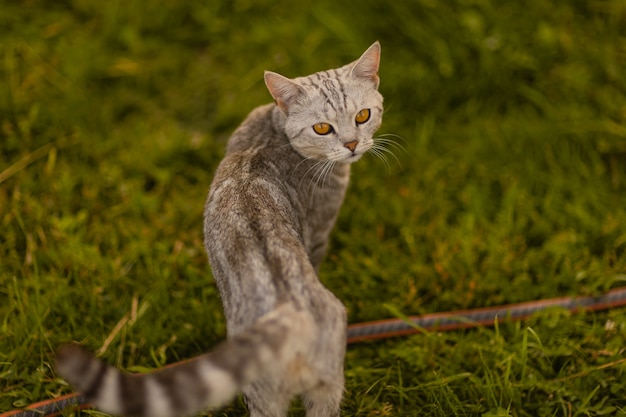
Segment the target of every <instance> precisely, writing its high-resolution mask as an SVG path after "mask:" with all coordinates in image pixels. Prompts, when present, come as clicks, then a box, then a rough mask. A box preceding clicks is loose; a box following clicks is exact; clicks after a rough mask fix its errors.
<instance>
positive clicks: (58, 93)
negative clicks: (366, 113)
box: [0, 0, 626, 417]
mask: <svg viewBox="0 0 626 417" xmlns="http://www.w3.org/2000/svg"><path fill="white" fill-rule="evenodd" d="M0 3H2V4H1V5H0V150H1V153H0V231H1V232H0V326H1V327H0V412H2V411H8V410H11V409H14V408H19V407H23V406H26V405H28V404H31V403H33V402H36V401H40V400H45V399H50V398H54V397H58V396H60V395H63V394H65V393H68V392H70V389H69V387H68V386H67V385H66V384H65V383H64V381H62V380H61V379H59V378H58V377H57V376H56V374H55V372H54V369H53V367H52V357H53V353H54V351H55V349H56V348H57V347H58V346H59V345H60V344H62V343H64V342H67V341H71V340H74V341H79V342H81V343H83V344H85V345H87V346H88V347H89V348H90V349H92V350H94V351H98V352H99V353H100V355H101V356H102V357H103V358H105V359H106V360H107V361H109V362H111V363H114V364H116V365H118V366H120V367H123V368H124V369H127V370H130V371H146V370H149V369H154V368H158V367H160V366H163V365H165V364H167V363H173V362H176V361H178V360H182V359H184V358H188V357H191V356H193V355H197V354H199V353H201V352H205V351H207V350H209V349H210V348H211V347H212V346H214V345H215V344H216V343H217V342H218V341H220V340H221V339H223V337H224V334H225V325H224V319H223V315H222V312H221V306H220V301H219V297H218V294H217V289H216V287H215V285H214V283H213V281H212V278H211V271H210V267H209V265H208V263H207V260H206V256H205V254H204V249H203V245H202V211H203V204H204V200H205V198H206V193H207V190H208V187H209V184H210V182H211V178H212V175H213V172H214V170H215V168H216V166H217V164H218V162H219V160H220V158H221V156H222V155H223V153H224V147H225V142H226V140H227V139H228V136H229V134H230V133H231V132H232V131H233V130H234V128H236V126H237V125H238V124H239V123H240V122H241V121H242V120H243V118H244V117H245V116H246V114H247V113H248V112H249V111H250V110H252V109H253V108H254V107H256V106H258V105H261V104H264V103H266V102H268V101H269V100H270V96H269V94H268V93H267V91H266V89H265V86H264V84H263V77H262V76H263V70H265V69H269V70H273V71H277V72H280V73H282V74H284V75H287V76H298V75H303V74H308V73H311V72H314V71H318V70H322V69H326V68H332V67H337V66H340V65H343V64H345V63H347V62H350V61H351V60H353V59H355V58H357V57H358V56H359V55H360V54H361V52H362V51H364V50H365V48H367V46H369V45H370V44H371V43H372V42H373V41H374V40H379V41H380V42H381V45H382V62H381V71H380V76H381V87H380V90H381V92H382V93H383V95H384V96H385V106H386V113H385V119H384V122H383V126H382V127H381V129H380V131H379V133H380V134H389V135H393V136H387V138H390V139H393V140H395V142H396V143H397V146H390V147H389V150H390V151H393V153H394V155H395V157H393V156H390V157H389V160H388V163H385V161H383V160H380V159H378V158H376V157H374V156H373V155H372V156H369V157H366V158H363V159H362V160H361V161H359V162H358V163H357V164H355V165H354V168H353V176H352V183H351V187H350V190H349V191H348V196H347V198H346V203H345V205H344V207H343V209H342V213H341V216H340V219H339V221H338V224H337V227H336V229H335V231H334V233H333V235H332V240H331V248H330V250H329V253H328V256H327V259H326V261H325V263H324V265H323V267H322V268H321V271H320V276H321V279H322V281H323V282H324V283H325V284H326V285H327V286H328V287H329V288H330V289H331V290H332V291H333V292H334V293H335V294H337V296H338V297H339V298H341V299H342V300H343V301H344V302H345V304H346V306H347V308H348V311H349V320H350V322H351V323H357V322H363V321H368V320H375V319H382V318H387V317H393V316H397V315H403V314H406V315H415V314H423V313H430V312H438V311H448V310H457V309H466V308H477V307H485V306H495V305H500V304H505V303H516V302H522V301H529V300H537V299H543V298H552V297H560V296H578V295H595V294H601V293H603V292H605V291H607V290H610V289H612V288H617V287H621V286H624V285H626V3H624V2H623V1H622V0H575V1H574V0H572V1H561V2H522V1H508V2H497V1H489V0H485V1H471V0H451V1H447V2H437V1H433V0H421V1H417V0H411V1H396V2H380V1H375V0H362V1H360V2H338V1H335V0H318V1H315V2H310V4H303V5H302V6H298V8H295V7H294V6H293V2H288V1H284V0H281V1H269V0H261V1H252V0H240V1H221V0H220V1H202V2H200V1H187V2H179V1H175V0H166V1H162V2H146V1H141V0H125V1H123V2H122V1H118V0H111V1H108V2H102V1H95V0H58V1H54V2H52V1H44V0H24V1H21V2H14V1H9V0H3V1H1V2H0ZM625 358H626V309H624V308H617V309H612V310H609V311H604V312H598V313H576V314H574V313H570V312H567V311H564V310H560V309H551V310H550V311H547V312H543V313H540V314H537V315H535V316H534V317H533V318H531V319H528V320H525V321H522V322H515V323H506V322H499V323H498V325H497V326H493V327H491V326H487V327H479V328H476V329H468V330H462V331H455V332H437V331H433V332H427V333H426V334H421V335H415V336H410V337H402V338H394V339H389V340H384V341H378V342H368V343H361V344H356V345H351V346H350V347H349V349H348V354H347V361H346V376H347V385H346V393H345V400H344V403H343V410H344V412H343V415H345V416H483V417H488V416H514V417H518V416H520V417H521V416H528V417H531V416H602V415H612V416H626V365H625V363H626V362H625ZM68 414H69V413H68ZM211 415H213V416H243V415H246V411H245V408H244V407H243V406H242V401H241V399H237V400H235V401H234V402H233V403H232V404H231V405H230V406H228V407H226V408H224V409H223V410H219V411H216V412H213V414H211ZM292 415H294V416H295V415H302V410H301V406H300V405H299V404H297V403H295V404H294V406H293V410H292Z"/></svg>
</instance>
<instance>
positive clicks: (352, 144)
mask: <svg viewBox="0 0 626 417" xmlns="http://www.w3.org/2000/svg"><path fill="white" fill-rule="evenodd" d="M358 144H359V141H358V140H353V141H352V142H348V143H344V144H343V146H344V148H348V149H350V151H352V152H354V150H355V149H356V145H358Z"/></svg>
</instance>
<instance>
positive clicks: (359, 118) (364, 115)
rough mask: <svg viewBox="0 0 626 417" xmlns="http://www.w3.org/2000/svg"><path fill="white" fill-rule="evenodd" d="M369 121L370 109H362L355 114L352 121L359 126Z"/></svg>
mask: <svg viewBox="0 0 626 417" xmlns="http://www.w3.org/2000/svg"><path fill="white" fill-rule="evenodd" d="M369 119H370V109H363V110H361V111H360V112H358V113H357V114H356V117H355V118H354V121H355V122H356V123H357V124H359V125H361V124H363V123H365V122H367V121H368V120H369Z"/></svg>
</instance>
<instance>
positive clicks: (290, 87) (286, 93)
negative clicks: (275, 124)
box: [265, 71, 304, 113]
mask: <svg viewBox="0 0 626 417" xmlns="http://www.w3.org/2000/svg"><path fill="white" fill-rule="evenodd" d="M265 85H266V86H267V89H268V90H269V91H270V94H271V95H272V97H274V101H275V102H276V105H277V106H278V108H280V109H281V110H282V111H283V112H285V113H287V112H288V110H289V106H290V105H291V103H293V102H294V100H296V99H297V98H298V97H300V96H301V95H302V94H304V90H303V89H302V87H301V86H300V85H299V84H298V83H296V82H295V81H292V80H290V79H289V78H287V77H284V76H282V75H280V74H277V73H275V72H272V71H265Z"/></svg>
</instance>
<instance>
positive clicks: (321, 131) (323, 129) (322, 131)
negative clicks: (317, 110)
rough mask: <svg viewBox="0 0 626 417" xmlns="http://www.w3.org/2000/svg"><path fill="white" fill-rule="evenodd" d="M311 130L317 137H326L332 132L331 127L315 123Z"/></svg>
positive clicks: (326, 124)
mask: <svg viewBox="0 0 626 417" xmlns="http://www.w3.org/2000/svg"><path fill="white" fill-rule="evenodd" d="M313 130H314V131H315V133H317V134H318V135H328V134H329V133H332V132H333V127H332V126H331V125H329V124H328V123H316V124H314V125H313Z"/></svg>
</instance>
